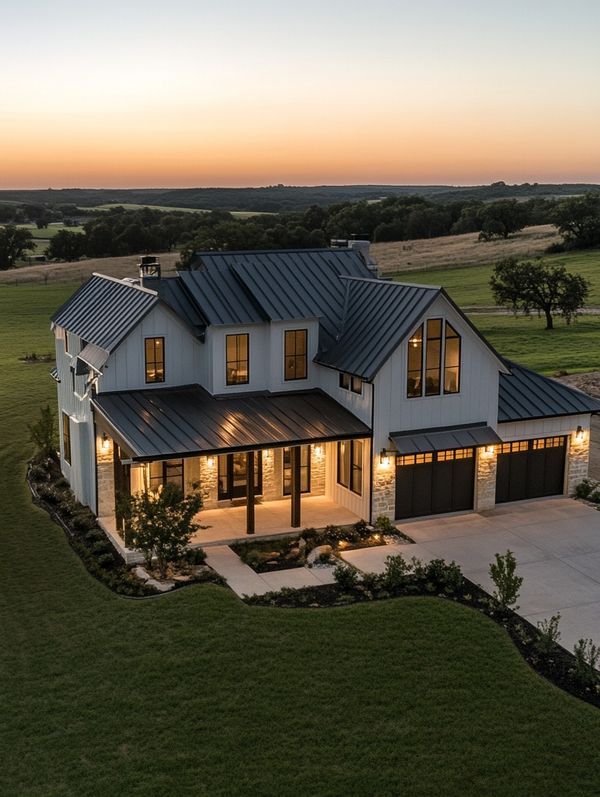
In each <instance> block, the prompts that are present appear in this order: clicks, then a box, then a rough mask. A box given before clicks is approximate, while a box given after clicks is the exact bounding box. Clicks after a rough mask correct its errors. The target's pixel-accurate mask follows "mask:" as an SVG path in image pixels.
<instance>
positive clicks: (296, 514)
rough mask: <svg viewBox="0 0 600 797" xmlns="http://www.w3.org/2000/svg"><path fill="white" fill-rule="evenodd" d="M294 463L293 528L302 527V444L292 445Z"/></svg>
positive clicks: (292, 460)
mask: <svg viewBox="0 0 600 797" xmlns="http://www.w3.org/2000/svg"><path fill="white" fill-rule="evenodd" d="M290 453H291V465H292V528H293V529H298V528H300V495H301V483H300V474H301V471H300V461H301V460H300V446H292V449H291V452H290Z"/></svg>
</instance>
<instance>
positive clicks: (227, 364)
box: [225, 332, 250, 387]
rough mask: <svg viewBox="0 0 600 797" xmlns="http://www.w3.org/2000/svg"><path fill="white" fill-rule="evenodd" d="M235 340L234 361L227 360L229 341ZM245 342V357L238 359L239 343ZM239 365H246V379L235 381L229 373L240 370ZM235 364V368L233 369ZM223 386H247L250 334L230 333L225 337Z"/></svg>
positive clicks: (248, 380) (248, 381) (248, 379)
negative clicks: (243, 340)
mask: <svg viewBox="0 0 600 797" xmlns="http://www.w3.org/2000/svg"><path fill="white" fill-rule="evenodd" d="M230 338H235V353H236V357H235V359H232V360H230V359H229V340H230ZM242 339H245V341H246V357H245V358H244V357H240V350H239V349H240V341H241V340H242ZM240 363H245V364H246V378H245V379H237V378H230V372H231V373H233V372H235V371H236V370H239V369H240ZM234 364H235V367H234ZM225 384H226V385H227V386H228V387H230V386H232V385H248V384H250V333H248V332H232V333H231V334H229V335H225Z"/></svg>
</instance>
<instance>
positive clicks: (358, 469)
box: [337, 440, 363, 495]
mask: <svg viewBox="0 0 600 797" xmlns="http://www.w3.org/2000/svg"><path fill="white" fill-rule="evenodd" d="M337 453H338V468H337V471H338V473H337V481H338V484H341V485H342V487H347V488H348V489H349V490H352V492H353V493H356V494H357V495H362V459H363V443H362V440H341V441H340V442H339V443H338V452H337Z"/></svg>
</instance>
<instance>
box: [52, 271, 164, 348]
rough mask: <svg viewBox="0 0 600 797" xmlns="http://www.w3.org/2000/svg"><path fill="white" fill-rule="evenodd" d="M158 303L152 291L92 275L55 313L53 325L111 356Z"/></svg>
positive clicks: (111, 278)
mask: <svg viewBox="0 0 600 797" xmlns="http://www.w3.org/2000/svg"><path fill="white" fill-rule="evenodd" d="M157 302H158V295H157V294H156V292H155V291H150V290H148V289H145V288H141V287H139V286H138V285H134V284H131V283H127V282H122V281H120V280H117V279H114V278H113V277H105V276H104V275H102V274H94V275H93V276H92V277H90V279H89V280H88V281H87V282H86V283H85V284H84V285H82V286H81V288H79V290H77V291H76V292H75V293H74V294H73V296H71V298H70V299H68V300H67V301H66V302H65V304H63V305H62V307H60V308H59V309H58V310H57V311H56V313H55V314H54V315H53V316H52V325H53V326H54V325H57V326H60V327H64V328H65V329H67V330H68V331H69V332H72V333H73V334H75V335H78V336H79V337H81V338H83V339H84V340H85V341H86V343H94V344H95V345H96V346H99V347H100V348H102V349H105V350H106V351H108V352H110V351H112V350H113V349H115V348H116V347H117V346H118V344H119V343H120V342H121V341H122V340H123V338H124V337H125V336H126V335H127V334H128V332H129V331H130V330H131V329H132V328H133V327H134V326H135V325H136V324H137V323H138V322H139V321H141V319H142V318H143V317H144V316H145V315H146V314H147V313H148V312H149V311H150V310H151V309H152V308H153V307H154V305H155V304H157Z"/></svg>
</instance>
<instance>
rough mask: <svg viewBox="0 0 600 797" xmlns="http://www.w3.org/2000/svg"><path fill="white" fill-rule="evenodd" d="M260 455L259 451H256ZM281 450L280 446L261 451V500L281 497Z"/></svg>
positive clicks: (273, 499) (272, 499)
mask: <svg viewBox="0 0 600 797" xmlns="http://www.w3.org/2000/svg"><path fill="white" fill-rule="evenodd" d="M257 456H260V452H257ZM282 458H283V452H282V450H281V449H280V448H277V449H273V448H269V449H266V450H265V451H263V452H262V500H263V501H275V500H276V499H277V498H281V497H282V494H281V493H282V480H281V467H282Z"/></svg>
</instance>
